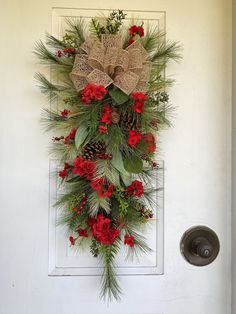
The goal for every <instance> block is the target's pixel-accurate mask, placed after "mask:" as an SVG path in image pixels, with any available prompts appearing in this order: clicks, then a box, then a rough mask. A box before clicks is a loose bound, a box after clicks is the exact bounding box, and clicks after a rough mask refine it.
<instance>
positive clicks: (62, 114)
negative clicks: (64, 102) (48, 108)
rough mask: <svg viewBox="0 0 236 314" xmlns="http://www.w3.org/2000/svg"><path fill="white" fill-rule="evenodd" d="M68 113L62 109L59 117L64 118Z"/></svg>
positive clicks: (67, 110) (68, 111)
mask: <svg viewBox="0 0 236 314" xmlns="http://www.w3.org/2000/svg"><path fill="white" fill-rule="evenodd" d="M69 113H70V110H69V109H64V110H63V111H61V117H62V118H66V117H67V116H68V114H69Z"/></svg>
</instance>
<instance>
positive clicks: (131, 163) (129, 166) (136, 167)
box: [124, 156, 143, 173]
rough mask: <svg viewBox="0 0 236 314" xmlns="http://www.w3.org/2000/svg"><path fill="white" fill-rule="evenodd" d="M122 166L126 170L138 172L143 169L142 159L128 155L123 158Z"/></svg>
mask: <svg viewBox="0 0 236 314" xmlns="http://www.w3.org/2000/svg"><path fill="white" fill-rule="evenodd" d="M124 167H125V169H126V170H127V171H128V172H132V173H140V172H142V169H143V161H142V159H141V158H140V157H135V156H133V157H130V158H126V159H125V160H124Z"/></svg>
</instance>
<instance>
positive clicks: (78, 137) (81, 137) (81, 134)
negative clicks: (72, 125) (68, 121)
mask: <svg viewBox="0 0 236 314" xmlns="http://www.w3.org/2000/svg"><path fill="white" fill-rule="evenodd" d="M87 136H88V128H87V126H85V125H80V126H79V127H78V129H77V131H76V134H75V146H76V148H77V149H80V146H81V145H82V144H83V143H84V141H85V139H86V137H87Z"/></svg>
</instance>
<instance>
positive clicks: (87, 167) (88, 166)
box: [73, 156, 96, 181]
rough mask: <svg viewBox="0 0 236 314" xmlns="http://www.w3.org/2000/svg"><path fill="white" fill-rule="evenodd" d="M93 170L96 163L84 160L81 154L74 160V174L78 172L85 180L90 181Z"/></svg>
mask: <svg viewBox="0 0 236 314" xmlns="http://www.w3.org/2000/svg"><path fill="white" fill-rule="evenodd" d="M95 171H96V164H95V163H94V162H92V161H90V160H85V159H83V157H81V156H78V157H77V158H76V159H75V160H74V169H73V172H74V174H78V175H79V176H80V177H83V176H85V177H86V179H87V180H89V181H91V180H92V177H93V174H94V173H95Z"/></svg>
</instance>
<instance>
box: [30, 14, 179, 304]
mask: <svg viewBox="0 0 236 314" xmlns="http://www.w3.org/2000/svg"><path fill="white" fill-rule="evenodd" d="M125 16H126V14H125V13H124V12H123V11H122V10H115V11H112V12H111V13H110V14H109V16H108V17H104V18H97V19H96V18H94V19H92V20H91V21H90V23H89V27H87V25H86V23H85V20H83V19H81V18H80V19H76V18H74V19H67V20H66V22H67V26H68V28H67V29H66V32H65V34H64V37H63V39H57V38H55V37H53V36H52V35H50V34H47V35H46V45H44V44H43V43H42V42H41V41H39V42H38V43H37V44H36V47H35V54H36V55H37V57H38V58H39V60H40V61H41V62H42V63H43V64H46V65H50V66H51V73H52V76H51V78H52V79H51V81H49V80H47V79H46V78H45V76H43V75H42V74H40V73H37V74H36V79H37V81H38V82H39V86H40V88H41V91H42V92H43V93H44V94H46V95H47V96H48V98H49V99H50V101H51V102H52V101H56V103H57V110H53V109H50V110H48V109H44V113H43V116H42V122H43V123H45V126H46V129H47V130H54V131H55V134H54V135H55V137H53V144H52V152H53V153H54V155H55V156H56V158H57V159H58V160H60V161H61V164H62V167H61V170H60V171H59V173H58V175H59V177H60V178H61V183H62V184H63V185H64V186H65V193H64V194H63V195H61V197H60V198H59V200H58V201H57V203H56V206H57V207H60V208H61V213H62V215H61V219H60V222H61V223H62V224H64V225H66V226H67V227H68V229H69V232H70V236H69V243H70V245H71V246H77V247H82V246H83V247H84V243H85V244H87V245H88V246H87V247H88V248H89V250H90V252H91V254H92V255H93V256H94V257H96V258H99V259H100V260H101V261H102V263H103V266H104V271H103V275H102V281H101V297H103V298H105V297H108V298H109V300H110V299H111V298H112V297H114V298H116V299H119V298H120V294H121V289H120V286H119V282H118V278H117V276H116V269H115V257H116V255H117V253H118V251H119V250H120V248H121V246H126V247H127V249H128V254H129V253H131V254H132V255H134V254H142V253H148V252H150V248H149V247H148V245H147V243H146V239H145V237H144V236H143V235H142V233H143V231H142V230H143V226H145V225H147V226H148V222H149V221H150V219H151V218H152V217H153V215H154V213H153V211H152V208H153V207H152V205H153V202H154V201H153V199H152V196H153V194H155V189H154V188H152V184H151V181H152V179H153V172H154V171H153V170H154V168H157V170H158V164H157V163H156V162H155V151H156V135H157V133H158V132H159V131H160V130H161V129H162V128H163V127H165V126H169V125H170V121H169V119H168V114H169V113H170V112H171V110H172V108H171V106H170V105H169V104H168V94H167V93H166V90H167V87H168V86H169V85H170V84H171V81H170V80H168V79H166V78H165V76H163V72H164V70H165V68H166V66H167V64H168V62H169V61H170V60H178V59H179V58H180V54H179V50H180V46H179V44H177V43H175V42H166V41H165V34H163V33H160V32H159V31H158V30H157V29H156V28H151V27H149V26H148V25H145V23H143V22H142V23H140V22H137V21H136V22H135V21H133V23H132V24H131V25H129V26H127V23H126V26H125V25H123V24H124V21H125ZM55 78H56V82H57V83H56V84H55V83H54V80H55Z"/></svg>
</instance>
